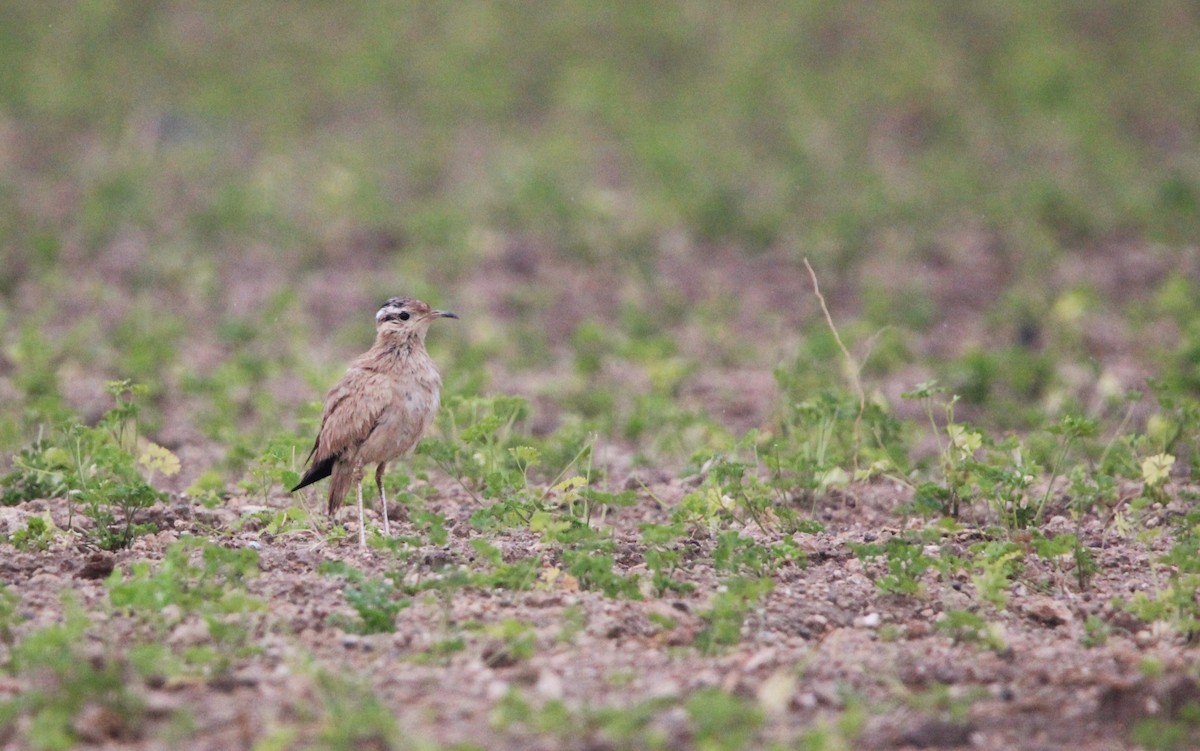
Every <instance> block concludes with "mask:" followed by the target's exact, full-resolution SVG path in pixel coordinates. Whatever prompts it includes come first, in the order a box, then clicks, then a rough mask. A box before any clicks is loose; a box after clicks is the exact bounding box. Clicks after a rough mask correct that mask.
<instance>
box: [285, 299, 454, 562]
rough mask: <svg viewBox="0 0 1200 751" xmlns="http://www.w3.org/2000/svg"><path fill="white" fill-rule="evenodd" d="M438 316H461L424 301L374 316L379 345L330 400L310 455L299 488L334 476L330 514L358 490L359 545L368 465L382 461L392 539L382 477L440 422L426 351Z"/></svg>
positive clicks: (379, 470)
mask: <svg viewBox="0 0 1200 751" xmlns="http://www.w3.org/2000/svg"><path fill="white" fill-rule="evenodd" d="M438 318H458V316H456V315H455V314H453V313H449V312H446V311H442V310H433V309H432V308H430V307H429V306H428V305H426V304H425V303H423V302H421V301H420V300H413V299H411V298H406V297H393V298H392V299H390V300H388V301H387V302H385V303H384V304H383V307H381V308H380V309H379V312H378V313H376V314H375V321H376V336H375V344H374V345H373V346H372V347H371V349H370V350H368V351H367V352H366V353H364V354H362V355H360V356H359V357H358V358H357V359H356V360H355V361H354V362H353V363H351V364H350V367H349V369H348V370H347V371H346V374H345V375H344V376H342V379H341V380H340V381H338V382H337V384H336V385H334V387H333V388H332V389H330V390H329V394H328V395H327V396H326V397H325V408H324V410H323V412H322V415H321V429H320V431H319V432H318V434H317V440H316V442H315V443H314V444H313V448H312V452H311V453H310V454H309V459H310V461H311V464H310V466H309V469H308V471H307V472H305V473H304V477H303V478H302V479H301V480H300V483H299V484H298V485H296V487H294V488H292V490H293V491H296V490H299V489H300V488H303V487H305V486H306V485H311V484H312V483H314V482H316V481H318V480H321V479H323V478H325V477H331V480H330V484H329V513H331V514H332V513H333V512H334V511H336V510H337V508H338V506H340V505H341V503H342V499H344V498H345V496H346V493H347V492H348V491H349V490H350V487H351V486H352V485H354V484H356V483H357V485H358V504H359V542H360V543H362V544H365V542H366V528H365V525H364V523H363V520H362V479H363V468H364V467H365V466H366V465H368V464H376V465H377V467H376V469H375V483H376V485H377V486H378V488H379V498H380V503H381V504H382V506H383V523H384V534H390V529H389V525H388V518H387V499H386V497H385V496H384V492H383V474H384V471H385V469H386V466H387V463H388V462H390V461H392V460H393V459H396V458H398V457H400V456H403V455H404V454H406V453H407V452H408V451H410V450H411V449H412V448H413V446H415V445H416V444H417V441H419V440H420V439H421V435H422V434H424V432H425V430H426V429H427V428H428V427H429V425H430V423H432V422H433V420H434V418H435V417H437V412H438V406H439V404H440V398H441V388H442V377H441V375H439V374H438V371H437V367H436V366H435V365H434V364H433V360H432V359H430V357H429V354H428V353H427V352H426V351H425V334H426V332H427V331H428V330H429V324H430V323H432V322H433V321H435V320H437V319H438Z"/></svg>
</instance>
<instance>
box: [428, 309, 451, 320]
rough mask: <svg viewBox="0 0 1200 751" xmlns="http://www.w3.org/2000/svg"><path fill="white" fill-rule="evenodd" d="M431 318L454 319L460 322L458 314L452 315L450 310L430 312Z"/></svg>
mask: <svg viewBox="0 0 1200 751" xmlns="http://www.w3.org/2000/svg"><path fill="white" fill-rule="evenodd" d="M429 317H430V318H453V319H454V320H458V314H457V313H451V312H450V311H448V310H431V311H429Z"/></svg>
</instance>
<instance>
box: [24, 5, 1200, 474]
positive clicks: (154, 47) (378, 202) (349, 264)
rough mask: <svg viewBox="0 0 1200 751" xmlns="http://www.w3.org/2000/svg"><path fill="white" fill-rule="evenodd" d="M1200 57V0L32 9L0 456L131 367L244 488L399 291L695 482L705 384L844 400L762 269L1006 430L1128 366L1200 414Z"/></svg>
mask: <svg viewBox="0 0 1200 751" xmlns="http://www.w3.org/2000/svg"><path fill="white" fill-rule="evenodd" d="M1198 42H1200V9H1198V8H1197V6H1196V4H1195V3H1192V2H1188V1H1187V0H1162V1H1161V2H1155V3H1150V4H1135V3H1129V2H1126V1H1124V0H1089V1H1088V2H1064V3H1042V2H1037V1H1036V0H1013V1H1012V2H1006V3H994V2H986V1H985V0H954V1H950V0H946V1H939V0H925V1H917V0H910V1H897V2H888V3H879V2H875V1H874V0H847V1H846V2H840V3H827V2H819V1H818V0H806V1H802V2H791V3H773V2H742V3H725V2H712V3H695V2H666V3H619V4H615V5H613V4H595V3H589V2H582V1H581V0H567V1H565V2H559V3H553V4H540V3H520V2H486V3H485V2H420V3H418V2H407V1H402V0H393V1H385V2H370V3H367V2H348V3H339V4H329V3H325V2H291V3H282V2H260V3H251V4H246V3H236V2H228V1H227V0H217V1H216V2H212V3H206V4H204V5H203V6H196V5H194V4H190V3H183V2H149V1H128V2H118V1H117V0H84V1H83V2H72V3H62V2H46V3H22V2H0V205H3V206H4V210H3V211H0V266H3V268H4V269H5V270H6V271H5V273H4V274H3V275H0V323H2V324H3V331H4V333H3V334H2V335H0V342H2V344H3V350H2V351H3V360H2V361H0V381H3V382H4V384H5V388H6V390H7V391H8V392H9V394H11V395H12V396H13V397H14V398H13V399H8V398H6V399H5V406H4V407H3V408H2V409H0V441H2V442H3V443H2V444H0V446H3V447H4V448H10V449H11V448H15V447H16V446H18V445H21V444H22V443H24V442H25V441H26V440H28V439H29V437H30V436H31V434H32V432H33V431H34V430H35V428H36V426H38V425H40V424H43V423H44V422H46V421H52V420H56V419H61V418H62V416H63V415H64V413H69V412H70V411H71V410H72V409H74V410H83V411H85V412H87V411H88V410H91V412H92V414H91V415H90V417H93V418H94V417H95V416H96V414H97V412H96V408H95V407H94V405H91V404H89V400H88V399H87V397H86V393H87V391H88V388H87V387H88V384H89V383H92V384H93V385H94V384H98V383H100V382H101V381H102V380H103V379H105V378H126V377H128V378H133V379H135V380H137V381H139V382H142V383H145V384H147V385H148V386H149V387H150V389H151V396H152V397H153V399H154V401H155V404H153V405H150V408H149V409H148V410H147V420H148V424H150V425H151V426H155V425H157V422H156V421H157V420H159V419H161V416H162V415H163V414H171V415H174V416H175V417H176V418H179V417H180V416H181V414H182V415H191V417H190V419H189V421H185V422H186V424H189V425H193V426H194V432H195V433H198V434H199V435H201V436H203V437H205V438H206V439H207V440H211V441H214V442H216V443H217V444H219V445H221V446H222V447H223V448H225V449H226V450H227V454H228V456H230V457H232V461H233V462H234V464H238V463H239V462H240V463H244V462H245V461H247V460H248V458H249V457H252V456H256V455H258V453H260V450H261V449H260V446H261V445H262V443H263V442H264V441H265V438H266V437H267V436H270V435H272V434H273V432H274V431H277V430H278V429H279V428H280V427H293V426H292V425H291V423H292V421H293V419H294V418H295V416H297V415H303V416H306V417H307V416H310V414H311V413H310V412H305V410H306V409H308V410H310V409H311V408H310V407H307V406H305V405H306V404H307V402H308V401H309V400H311V399H313V398H315V397H316V395H318V394H319V393H320V390H321V389H322V388H324V387H325V385H327V384H328V383H329V382H330V380H331V379H332V377H334V376H335V375H336V372H337V370H338V368H340V366H341V362H342V361H343V360H344V356H345V355H346V354H348V353H350V352H352V351H354V350H355V349H360V348H361V347H362V346H364V345H365V343H366V338H367V336H368V335H369V332H364V323H363V321H364V319H365V315H366V313H364V311H368V310H370V308H371V306H373V305H374V304H375V303H376V302H377V301H378V299H382V298H383V297H384V296H386V295H388V294H393V293H395V292H396V291H400V290H403V291H405V292H408V293H414V294H417V295H424V296H428V297H431V298H433V299H434V300H436V301H438V302H445V303H447V304H456V305H457V304H460V303H461V304H462V305H465V306H466V308H467V311H466V312H468V313H470V314H472V315H471V316H470V317H468V318H467V319H466V321H465V322H464V326H463V329H462V330H461V331H458V332H457V333H455V332H451V331H450V330H449V329H447V330H445V331H439V332H438V333H437V334H436V335H435V336H434V337H431V346H432V347H434V348H435V349H436V350H437V351H436V352H435V355H436V356H437V357H438V358H439V361H441V362H443V363H445V364H446V365H445V368H444V369H445V370H446V372H447V389H448V391H451V392H455V393H460V394H464V395H468V396H469V395H471V394H473V393H477V392H479V391H481V390H483V389H485V388H486V387H487V386H488V382H489V380H490V379H491V378H494V377H495V375H496V372H497V371H500V372H514V371H523V370H531V371H533V370H539V369H550V368H552V367H553V366H554V365H555V364H556V363H557V364H562V363H565V369H559V370H558V371H555V372H557V373H559V374H560V375H562V378H560V379H558V380H557V381H556V382H555V383H554V384H553V385H551V386H547V387H546V388H545V393H546V394H547V396H548V398H549V400H550V401H551V402H552V403H553V404H554V405H555V407H556V409H558V410H559V412H560V414H559V415H558V417H559V418H560V419H566V416H567V415H570V414H574V415H577V416H579V417H580V418H582V419H583V420H585V421H587V424H588V425H589V426H591V427H596V428H598V429H600V430H602V431H603V432H604V433H606V434H609V435H612V436H616V437H622V438H624V439H627V440H630V441H633V442H634V443H637V444H639V445H647V446H650V445H653V446H657V447H662V446H664V445H674V446H675V447H676V448H675V451H676V452H677V453H680V454H684V455H686V454H687V453H688V452H689V451H694V450H697V449H698V448H704V447H706V446H707V445H708V444H709V443H710V439H708V438H704V437H695V436H694V437H693V439H688V438H687V437H686V435H685V432H684V431H683V430H682V429H681V430H679V431H676V433H675V434H673V435H672V436H671V437H670V438H669V439H666V438H664V437H663V436H662V435H652V434H651V433H653V431H652V430H650V428H652V427H655V426H660V425H666V426H671V425H675V426H679V425H681V424H690V423H692V422H694V421H695V420H696V419H699V418H698V417H697V412H698V410H699V411H703V409H704V406H705V405H704V404H703V403H700V404H698V403H695V402H693V403H688V402H687V400H686V398H684V397H686V395H687V393H688V388H687V387H688V386H689V384H692V383H694V380H695V377H696V376H697V374H702V372H703V370H704V369H705V368H707V367H710V366H713V365H714V364H715V365H716V366H719V367H732V366H735V365H736V364H738V363H744V364H747V365H748V366H750V367H755V368H759V369H761V370H762V371H764V372H769V371H770V370H771V369H772V368H776V367H778V366H780V364H781V361H782V362H784V365H783V371H781V372H790V373H791V374H790V375H787V379H788V381H787V384H786V388H787V389H789V390H790V389H793V388H799V387H801V386H803V387H805V388H814V387H821V388H824V387H828V386H829V385H830V384H831V383H834V382H836V381H837V380H838V379H839V378H840V377H841V373H840V372H839V370H838V368H839V366H838V365H837V362H836V361H837V356H836V350H835V349H834V348H833V347H832V346H831V343H830V341H829V337H828V334H827V332H826V331H823V330H822V329H823V326H824V324H823V322H822V321H820V319H819V317H818V316H817V315H816V313H815V311H814V309H813V306H812V305H811V304H810V301H809V300H807V299H802V300H795V301H794V302H793V303H791V306H790V307H784V308H781V307H780V306H779V305H778V304H776V303H773V302H770V301H769V300H768V299H767V298H763V299H756V294H755V292H754V290H753V289H747V287H746V286H745V285H755V284H758V283H760V282H762V281H763V279H764V278H765V277H769V276H772V275H771V274H770V273H767V274H765V275H764V274H759V275H758V276H753V275H751V276H747V277H745V279H744V280H743V277H742V275H741V270H743V269H744V268H745V265H746V264H752V263H753V262H754V259H756V258H764V259H768V260H769V263H771V264H778V265H779V274H778V275H774V276H775V277H779V276H787V277H788V278H791V279H799V280H801V281H802V282H804V283H805V284H806V283H807V280H806V278H805V277H803V276H802V275H800V274H799V272H797V269H796V264H797V263H798V262H799V261H800V259H801V258H804V257H807V258H810V259H811V260H812V262H813V264H814V266H816V268H817V269H818V272H819V274H820V275H821V277H822V280H823V282H824V283H827V284H828V285H829V287H830V288H831V294H830V297H831V304H832V305H833V307H834V309H835V312H836V313H837V314H838V316H839V323H840V324H844V325H845V329H844V331H843V334H844V335H845V336H846V337H847V338H848V339H849V340H850V342H851V344H852V345H854V346H855V347H856V349H857V351H859V352H862V351H865V350H866V348H867V347H868V346H871V347H874V349H873V350H872V358H871V359H870V360H869V362H868V368H867V370H866V371H865V374H866V375H867V376H869V377H871V378H877V379H883V378H886V377H887V376H888V375H889V374H892V373H896V372H898V371H901V370H902V369H904V368H906V367H909V366H911V365H912V364H913V363H919V364H920V366H921V367H922V368H923V369H924V370H925V371H933V373H932V374H934V375H938V376H940V377H941V378H942V379H943V380H944V381H945V382H947V383H949V384H950V385H951V387H952V388H953V389H954V390H955V392H957V393H960V394H962V396H963V397H964V400H965V402H966V404H968V405H976V406H978V408H979V410H980V414H978V415H973V418H975V419H979V420H983V421H988V420H990V421H992V422H994V423H995V424H997V425H999V426H1001V427H1028V426H1031V425H1035V424H1038V423H1040V422H1041V421H1042V420H1041V413H1042V411H1043V410H1046V409H1058V408H1063V407H1064V405H1066V406H1067V407H1069V406H1071V405H1075V406H1079V405H1080V404H1082V403H1083V401H1084V400H1085V396H1084V395H1082V394H1081V393H1079V388H1078V383H1077V381H1078V380H1079V379H1078V378H1076V380H1075V381H1072V380H1071V378H1070V372H1066V373H1065V374H1064V367H1066V366H1077V367H1078V368H1082V369H1083V372H1084V373H1085V374H1086V375H1087V377H1090V378H1091V379H1092V380H1097V379H1100V378H1101V377H1102V376H1105V375H1106V372H1107V370H1108V366H1109V365H1110V362H1109V361H1108V360H1106V358H1108V357H1111V358H1113V359H1117V358H1123V357H1125V356H1126V355H1128V356H1129V358H1130V359H1132V360H1134V361H1136V362H1137V363H1138V364H1139V365H1140V366H1141V367H1143V368H1144V369H1152V370H1154V371H1157V372H1159V373H1160V374H1161V376H1162V377H1163V378H1164V379H1166V380H1167V381H1168V382H1169V383H1172V384H1175V385H1176V386H1177V387H1178V388H1180V389H1182V390H1185V391H1188V392H1194V391H1197V390H1200V386H1198V385H1197V384H1198V383H1200V378H1198V377H1197V376H1196V371H1197V364H1196V363H1197V361H1198V360H1200V358H1198V357H1197V356H1196V351H1198V350H1200V344H1197V341H1198V340H1197V336H1198V332H1200V310H1197V308H1196V305H1195V303H1194V300H1195V299H1197V296H1196V291H1197V278H1196V274H1195V273H1194V271H1195V269H1194V266H1195V259H1194V256H1195V238H1196V237H1197V236H1198V234H1200V152H1198V151H1197V136H1198V135H1200V116H1198V114H1197V113H1200V43H1198ZM731 258H732V259H735V260H733V261H730V260H729V259H731ZM680 259H682V260H680ZM497 264H499V265H500V269H501V271H502V272H503V273H501V274H499V275H498V274H497ZM708 264H711V265H712V267H713V268H714V269H715V270H717V271H718V272H719V271H720V270H721V269H724V268H728V269H729V271H730V273H728V274H726V275H725V276H723V277H721V279H720V280H719V281H718V282H706V283H701V282H689V281H687V280H679V279H676V278H675V276H678V275H674V274H673V271H672V270H673V269H678V268H681V267H682V268H685V269H694V268H695V267H696V266H706V265H708ZM1110 267H1111V269H1112V270H1111V273H1110V274H1108V275H1107V276H1106V273H1105V271H1104V270H1105V269H1108V268H1110ZM1172 268H1175V269H1177V273H1175V274H1173V275H1167V273H1166V270H1169V269H1172ZM695 273H699V272H695ZM496 276H498V277H499V278H500V280H501V281H502V282H503V283H504V284H506V285H507V287H506V289H505V291H504V292H503V293H502V294H491V293H489V294H487V295H480V294H479V290H480V284H483V283H485V282H486V281H487V280H488V278H489V277H496ZM331 279H333V281H330V280H331ZM339 279H340V280H341V283H340V285H339V283H338V282H337V280H339ZM587 279H592V280H595V281H594V286H595V287H598V288H599V289H594V288H592V287H588V286H587V285H586V284H583V282H581V281H580V280H587ZM705 284H708V286H707V287H706V286H705ZM714 284H715V288H713V285H714ZM354 285H358V288H357V291H355V292H353V293H351V294H347V292H348V290H349V289H352V288H354ZM581 285H582V286H581ZM688 285H691V286H690V287H689V286H688ZM793 287H795V285H793ZM960 287H961V291H959V292H954V291H953V290H955V289H956V288H960ZM697 288H698V289H701V290H706V291H701V292H695V289H697ZM800 289H803V286H801V287H800ZM689 290H691V291H689ZM763 294H764V295H765V294H766V293H763ZM562 297H568V298H572V297H573V298H576V300H577V302H579V305H580V308H581V309H580V311H579V312H578V313H577V314H576V315H574V316H566V317H565V318H564V317H563V316H562V308H561V306H560V305H558V302H560V298H562ZM772 299H773V298H772ZM1150 301H1152V302H1150ZM1148 302H1149V305H1148ZM738 311H742V312H743V313H744V315H741V316H739V315H738V314H737V313H738ZM1105 316H1115V317H1116V318H1117V319H1118V320H1120V321H1123V322H1124V325H1126V326H1128V331H1126V332H1125V334H1124V337H1125V338H1124V339H1123V340H1122V342H1118V344H1117V345H1116V346H1117V347H1118V348H1121V347H1124V348H1125V349H1127V350H1129V351H1128V352H1126V351H1120V352H1115V353H1114V352H1112V351H1110V350H1108V349H1105V347H1106V346H1107V345H1106V343H1104V342H1101V343H1099V344H1097V343H1096V342H1094V341H1092V340H1091V339H1089V334H1088V332H1089V330H1090V329H1089V322H1099V323H1096V324H1095V325H1096V326H1101V325H1102V324H1103V322H1104V321H1105V320H1107V319H1105ZM747 318H749V319H752V320H753V322H754V323H753V324H750V325H752V326H753V325H758V328H751V329H749V330H745V331H739V327H741V326H745V325H747V323H746V319H747ZM964 319H965V320H968V321H974V322H976V326H975V328H972V329H968V330H966V331H965V332H964V331H958V330H955V332H954V334H953V336H962V337H966V338H965V339H963V340H961V341H955V342H951V343H949V344H947V343H946V342H944V341H939V340H942V339H944V338H945V336H946V334H945V333H944V330H943V329H942V328H941V327H943V326H945V325H946V323H947V321H951V322H952V321H956V320H964ZM780 321H782V323H779V322H780ZM773 322H775V323H773ZM797 322H800V323H801V325H800V326H799V327H796V326H794V325H793V324H795V323H797ZM1163 322H1166V325H1168V326H1170V327H1172V328H1169V329H1167V330H1166V333H1164V332H1163V330H1162V329H1160V328H1156V327H1159V326H1160V325H1162V324H1163ZM881 329H882V330H883V333H881ZM781 330H782V331H786V332H787V337H785V341H784V342H783V346H782V347H781V346H780V344H779V341H778V335H779V332H780V331H781ZM1176 333H1177V334H1178V336H1175V334H1176ZM1143 334H1145V335H1146V336H1143ZM798 336H803V337H804V341H803V343H800V342H799V341H798V339H797V337H798ZM1094 338H1095V337H1094V336H1093V337H1092V339H1094ZM681 341H683V342H685V344H683V345H681V344H679V342H681ZM317 342H333V344H331V345H320V344H317ZM329 347H333V348H334V349H330V348H329ZM792 357H796V358H797V361H796V362H795V363H794V366H793V365H792V364H791V362H790V358H792ZM613 362H617V363H623V364H624V367H625V368H627V370H625V371H621V372H622V373H625V375H622V376H619V377H618V376H614V374H613V372H612V370H613V369H612V368H611V367H606V364H609V363H613ZM489 363H490V364H491V368H490V369H486V368H485V364H489ZM1068 370H1069V368H1068ZM629 372H632V373H634V374H635V377H632V378H631V377H629V376H628V375H627V374H628V373H629ZM93 373H94V374H95V377H94V378H90V379H89V378H88V377H87V375H88V374H93ZM928 374H929V373H928V372H925V373H922V374H921V377H923V376H924V375H928ZM297 377H298V378H299V379H300V380H301V381H302V383H301V384H299V385H297V384H295V383H294V382H293V381H294V379H296V378H297ZM81 378H82V380H81ZM911 380H912V381H916V380H920V377H916V378H913V379H911ZM1134 380H1136V379H1135V378H1133V377H1126V378H1125V381H1134ZM71 383H82V385H81V386H77V387H75V388H73V389H72V388H68V385H69V384H71ZM902 385H903V386H911V382H910V383H905V384H902ZM1133 385H1137V384H1136V383H1132V382H1122V383H1120V384H1119V386H1120V387H1129V386H1133ZM93 390H94V389H93ZM898 390H899V389H892V391H893V392H897V391H898ZM1121 390H1122V389H1121V388H1116V389H1115V391H1121ZM64 392H71V393H70V394H67V393H64ZM81 392H82V393H83V394H84V395H83V396H81ZM9 394H6V397H7V396H8V395H9ZM93 401H94V400H93ZM179 405H185V406H182V407H181V406H179ZM709 408H710V409H711V405H709ZM785 411H786V407H785ZM178 425H179V423H177V422H176V423H172V422H169V421H168V422H167V423H165V424H164V425H163V427H166V428H172V427H174V429H176V431H177V432H179V433H181V436H180V437H177V439H176V441H175V442H176V443H178V442H179V441H181V440H185V439H186V438H189V437H194V435H193V434H192V433H188V432H187V430H184V429H181V428H179V427H178ZM705 430H706V433H705V434H707V430H708V429H707V428H706V429H705ZM660 432H661V431H660ZM653 459H654V453H653V452H651V453H650V455H649V460H653Z"/></svg>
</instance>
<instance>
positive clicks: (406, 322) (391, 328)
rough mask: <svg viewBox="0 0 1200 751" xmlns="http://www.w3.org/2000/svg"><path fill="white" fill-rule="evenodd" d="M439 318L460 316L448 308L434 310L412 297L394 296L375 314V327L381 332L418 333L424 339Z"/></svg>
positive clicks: (407, 334) (404, 334)
mask: <svg viewBox="0 0 1200 751" xmlns="http://www.w3.org/2000/svg"><path fill="white" fill-rule="evenodd" d="M438 318H458V316H457V315H455V314H454V313H451V312H450V311H448V310H434V309H433V308H431V307H429V306H428V305H426V304H425V303H423V302H421V301H420V300H414V299H413V298H411V297H393V298H391V299H390V300H388V301H387V302H385V303H384V304H383V306H382V307H380V308H379V312H378V313H376V314H375V328H376V330H377V331H378V332H379V333H380V334H385V333H387V334H393V335H399V336H409V335H412V334H416V335H417V336H420V337H421V338H422V339H424V338H425V332H426V331H427V330H428V329H429V324H431V323H433V322H434V321H435V320H437V319H438Z"/></svg>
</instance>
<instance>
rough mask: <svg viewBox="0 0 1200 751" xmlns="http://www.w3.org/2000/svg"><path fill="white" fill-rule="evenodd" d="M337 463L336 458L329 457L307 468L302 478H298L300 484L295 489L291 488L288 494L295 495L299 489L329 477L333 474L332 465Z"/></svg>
mask: <svg viewBox="0 0 1200 751" xmlns="http://www.w3.org/2000/svg"><path fill="white" fill-rule="evenodd" d="M335 461H337V456H331V457H329V458H328V459H325V460H324V461H321V462H317V463H316V464H314V465H312V466H311V467H309V468H308V471H307V472H305V473H304V477H301V478H300V482H299V483H298V484H297V485H296V487H294V488H292V489H291V490H290V491H288V492H289V493H295V492H296V491H297V490H299V489H300V488H304V487H308V486H309V485H312V484H313V483H314V482H317V481H318V480H324V479H325V478H326V477H329V475H331V474H333V463H334V462H335Z"/></svg>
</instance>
